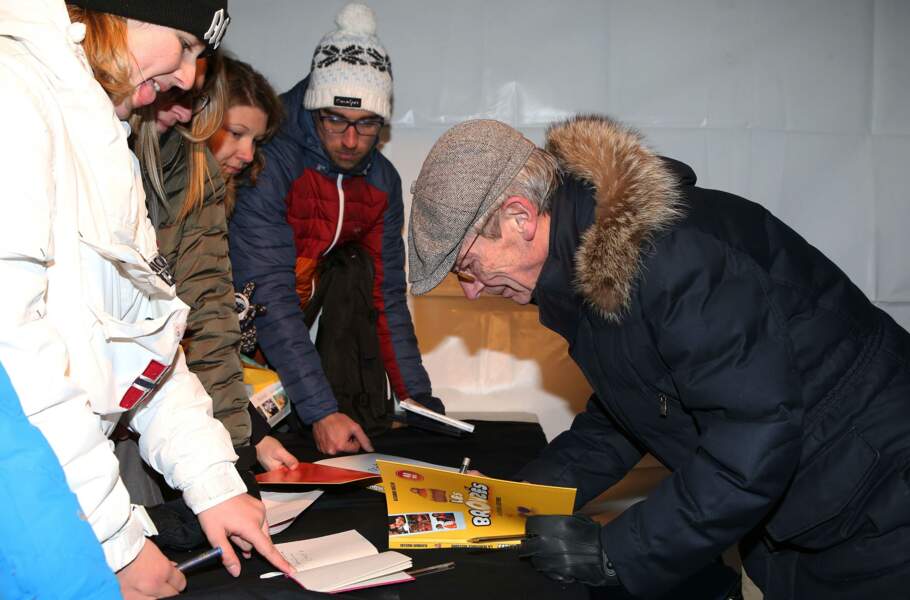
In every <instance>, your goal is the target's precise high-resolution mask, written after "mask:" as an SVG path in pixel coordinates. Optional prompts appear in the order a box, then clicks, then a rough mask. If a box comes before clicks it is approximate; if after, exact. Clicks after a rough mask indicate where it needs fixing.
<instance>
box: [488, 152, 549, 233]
mask: <svg viewBox="0 0 910 600" xmlns="http://www.w3.org/2000/svg"><path fill="white" fill-rule="evenodd" d="M558 183H559V167H558V164H557V162H556V158H555V157H554V156H553V155H552V154H550V153H549V152H547V151H546V150H543V149H542V148H535V149H534V150H533V151H532V152H531V155H530V156H529V157H528V160H527V161H526V162H525V164H524V166H523V167H522V168H521V170H520V171H518V173H517V174H516V175H515V177H514V178H513V179H512V181H511V182H510V183H509V185H508V186H507V187H506V189H505V191H503V192H502V194H500V195H499V197H498V198H497V199H496V201H495V202H494V203H493V206H492V208H491V209H490V211H489V212H488V213H487V216H485V217H484V218H483V219H481V220H480V224H479V225H478V226H477V227H476V228H475V232H476V233H479V234H480V235H482V236H483V237H485V238H488V239H499V238H500V237H502V230H501V229H500V227H499V209H500V208H501V207H502V205H503V204H504V203H505V201H506V200H507V199H509V198H511V197H512V196H520V197H522V198H527V199H528V201H530V202H531V204H533V205H534V206H535V207H536V208H537V212H538V213H540V214H542V215H545V214H548V213H549V212H550V197H551V196H552V194H553V190H554V189H556V185H557V184H558Z"/></svg>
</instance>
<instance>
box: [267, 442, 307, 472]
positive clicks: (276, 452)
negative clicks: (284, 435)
mask: <svg viewBox="0 0 910 600" xmlns="http://www.w3.org/2000/svg"><path fill="white" fill-rule="evenodd" d="M256 460H258V461H259V464H260V465H262V468H263V469H265V470H266V471H274V470H275V469H277V468H279V467H287V468H288V469H293V468H294V467H296V466H297V463H298V462H300V461H298V460H297V459H296V458H295V457H294V455H293V454H291V453H290V452H288V451H287V448H285V447H284V445H283V444H282V443H281V442H279V441H278V440H276V439H275V438H273V437H272V436H270V435H267V436H265V437H264V438H262V439H261V440H259V443H258V444H256Z"/></svg>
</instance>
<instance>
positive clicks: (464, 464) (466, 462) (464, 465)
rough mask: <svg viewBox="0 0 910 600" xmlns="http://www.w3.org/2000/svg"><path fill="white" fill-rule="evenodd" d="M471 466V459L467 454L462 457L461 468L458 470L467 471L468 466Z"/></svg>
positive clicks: (460, 471)
mask: <svg viewBox="0 0 910 600" xmlns="http://www.w3.org/2000/svg"><path fill="white" fill-rule="evenodd" d="M470 466H471V459H470V458H468V457H467V456H465V457H464V458H463V459H461V469H460V470H459V471H458V472H459V473H467V472H468V468H470Z"/></svg>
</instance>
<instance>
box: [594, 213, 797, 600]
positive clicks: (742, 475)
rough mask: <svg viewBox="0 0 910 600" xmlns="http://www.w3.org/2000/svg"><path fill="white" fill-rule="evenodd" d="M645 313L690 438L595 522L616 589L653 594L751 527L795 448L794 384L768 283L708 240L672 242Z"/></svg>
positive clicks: (648, 288) (660, 256)
mask: <svg viewBox="0 0 910 600" xmlns="http://www.w3.org/2000/svg"><path fill="white" fill-rule="evenodd" d="M644 272H646V273H647V283H646V284H644V287H643V288H642V289H643V291H642V309H643V310H644V312H645V314H647V315H649V318H650V319H651V322H652V327H653V335H654V337H655V339H656V340H657V345H658V348H659V350H660V352H661V354H662V356H663V358H664V360H665V361H666V363H667V364H668V365H669V366H670V368H671V369H672V372H673V378H674V381H675V384H676V387H677V389H678V390H679V394H680V400H681V402H682V403H683V405H684V406H685V409H686V410H687V411H690V412H691V416H692V418H693V419H694V420H695V421H696V423H697V426H698V430H699V439H698V447H697V449H696V451H695V452H693V453H692V455H691V457H690V458H689V461H688V462H687V463H685V464H683V465H682V466H680V467H679V468H677V469H676V470H675V471H674V472H673V474H672V475H671V476H670V477H668V478H667V479H665V480H664V481H663V482H662V483H661V484H660V485H659V486H658V487H657V488H656V489H655V490H654V491H653V492H652V493H651V494H650V495H649V496H648V498H647V499H646V500H644V501H643V502H639V503H638V504H635V505H634V506H632V507H631V508H629V509H628V510H626V511H625V512H624V513H623V514H622V515H620V516H619V517H618V518H617V519H615V520H614V521H612V522H610V523H608V524H607V525H605V526H604V528H603V530H602V540H603V543H604V548H605V550H606V553H607V556H609V557H610V560H612V561H613V564H614V565H615V566H616V572H617V573H618V574H619V578H620V580H621V581H622V583H623V585H624V586H625V587H626V588H627V589H628V590H629V591H630V592H631V593H632V594H634V595H635V596H647V597H651V596H657V595H660V594H661V593H662V592H664V591H666V590H669V589H671V588H672V587H673V586H675V585H677V584H679V583H680V582H681V581H682V580H683V579H684V578H685V577H687V576H688V575H691V574H693V573H695V572H696V571H697V570H698V569H699V568H701V567H704V566H705V565H707V564H708V563H709V562H711V561H712V560H714V559H716V558H717V557H718V556H720V555H721V553H722V552H723V551H724V550H725V549H727V548H729V547H730V546H732V545H733V544H735V543H736V542H737V541H738V540H739V539H741V538H742V536H743V535H745V534H746V533H747V532H748V531H750V530H752V529H753V528H754V527H755V526H756V525H757V524H758V523H759V521H760V520H761V519H762V518H763V517H764V516H765V515H766V514H767V513H768V511H769V510H770V509H771V508H772V506H773V505H774V504H775V503H776V502H777V501H778V500H779V498H780V497H781V496H782V495H783V493H784V491H785V490H786V488H787V486H788V485H789V482H790V480H791V478H792V477H793V473H794V471H795V469H796V466H797V465H798V463H799V459H800V451H801V427H802V408H801V399H800V398H801V382H800V378H799V375H798V373H797V370H796V368H795V367H794V364H795V361H794V360H793V356H792V344H791V343H790V340H789V336H788V333H787V330H786V326H785V324H784V322H783V319H782V317H781V315H780V314H779V313H778V312H777V311H776V310H775V307H774V304H773V302H772V301H771V300H770V298H769V297H768V294H767V291H766V290H767V289H768V286H769V285H770V282H769V280H768V277H767V274H766V273H765V272H764V271H762V270H761V269H760V268H759V267H758V266H757V265H756V264H755V263H754V261H753V260H752V259H751V258H750V257H749V256H747V255H745V254H743V253H741V252H739V251H737V250H736V249H734V248H731V247H730V246H729V245H728V244H726V243H725V242H723V241H721V240H718V239H717V238H715V237H713V236H712V235H710V234H706V233H701V232H694V233H693V232H692V231H691V230H689V231H688V232H685V231H684V233H677V234H675V235H673V236H669V237H668V239H665V240H664V241H662V242H661V244H660V245H659V246H658V247H657V250H656V251H655V252H654V253H653V254H652V256H651V258H650V259H649V260H648V262H647V263H646V265H645V271H644Z"/></svg>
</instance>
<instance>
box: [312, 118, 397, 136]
mask: <svg viewBox="0 0 910 600" xmlns="http://www.w3.org/2000/svg"><path fill="white" fill-rule="evenodd" d="M318 116H319V120H320V121H322V126H323V127H324V128H325V130H326V131H327V132H329V133H336V134H338V133H344V132H345V131H347V130H348V127H350V126H351V125H353V126H354V129H355V130H356V131H357V134H358V135H364V136H369V135H376V134H378V133H379V131H380V130H381V129H382V127H383V125H385V123H384V122H383V120H382V119H375V118H372V117H370V118H366V119H357V120H356V121H352V120H350V119H345V118H344V117H342V116H340V115H333V114H331V113H329V114H326V113H319V115H318Z"/></svg>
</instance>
